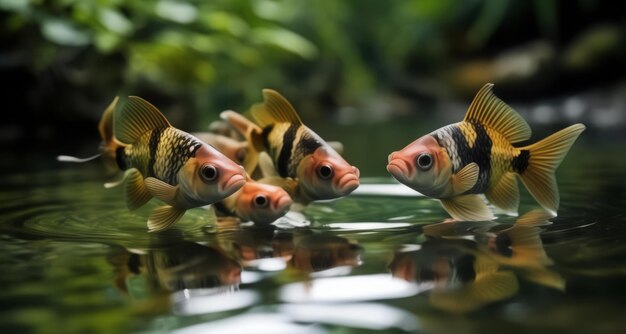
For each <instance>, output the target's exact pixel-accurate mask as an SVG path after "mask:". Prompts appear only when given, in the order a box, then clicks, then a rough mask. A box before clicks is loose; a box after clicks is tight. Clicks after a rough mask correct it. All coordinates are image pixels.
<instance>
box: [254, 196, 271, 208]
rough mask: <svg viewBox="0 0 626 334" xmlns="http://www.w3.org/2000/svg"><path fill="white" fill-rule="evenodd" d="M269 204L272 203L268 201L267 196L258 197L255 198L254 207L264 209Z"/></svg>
mask: <svg viewBox="0 0 626 334" xmlns="http://www.w3.org/2000/svg"><path fill="white" fill-rule="evenodd" d="M269 203H270V202H269V201H268V200H267V196H265V195H257V196H256V197H255V198H254V206H256V207H257V208H264V207H266V206H267V205H268V204H269Z"/></svg>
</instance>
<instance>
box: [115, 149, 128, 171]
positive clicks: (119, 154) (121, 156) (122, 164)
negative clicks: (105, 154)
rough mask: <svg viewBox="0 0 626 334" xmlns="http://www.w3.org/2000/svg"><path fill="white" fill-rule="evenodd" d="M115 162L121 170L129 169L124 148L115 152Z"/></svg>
mask: <svg viewBox="0 0 626 334" xmlns="http://www.w3.org/2000/svg"><path fill="white" fill-rule="evenodd" d="M115 162H116V163H117V167H119V169H120V170H126V169H127V168H128V166H127V164H126V151H124V147H122V146H120V147H118V148H117V149H116V150H115Z"/></svg>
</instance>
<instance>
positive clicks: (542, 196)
mask: <svg viewBox="0 0 626 334" xmlns="http://www.w3.org/2000/svg"><path fill="white" fill-rule="evenodd" d="M584 130H585V126H584V125H583V124H574V125H572V126H569V127H567V128H565V129H563V130H561V131H559V132H557V133H554V134H552V135H551V136H549V137H547V138H544V139H543V140H541V141H539V142H537V143H534V144H532V145H529V146H526V147H523V148H521V150H527V151H528V153H529V154H528V155H529V158H528V167H526V169H525V170H524V171H522V172H521V173H520V177H521V179H522V183H524V186H526V189H528V191H529V192H530V194H531V195H532V196H533V197H534V198H535V200H536V201H537V203H539V204H540V205H541V206H542V207H544V208H545V209H546V210H549V211H551V213H553V214H555V215H556V211H557V210H558V208H559V190H558V187H557V184H556V177H555V175H554V171H555V170H556V169H557V167H559V165H560V164H561V161H563V158H564V157H565V155H566V154H567V152H568V151H569V149H570V147H572V144H574V141H576V138H578V136H579V135H580V133H581V132H583V131H584Z"/></svg>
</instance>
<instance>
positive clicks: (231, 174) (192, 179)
mask: <svg viewBox="0 0 626 334" xmlns="http://www.w3.org/2000/svg"><path fill="white" fill-rule="evenodd" d="M245 183H246V176H245V172H244V169H243V167H242V166H241V165H238V164H236V163H235V162H233V161H232V160H230V159H229V158H228V157H226V156H225V155H224V154H222V153H220V152H219V151H218V150H216V149H215V148H214V147H213V146H211V145H208V144H203V145H202V146H201V147H200V148H199V149H198V150H197V151H196V155H195V157H193V158H191V159H189V161H187V163H186V164H185V165H184V166H183V168H182V169H181V172H180V175H179V184H180V185H181V191H183V195H184V196H185V197H187V198H190V199H192V200H195V201H198V202H200V203H206V204H211V203H215V202H218V201H220V200H222V199H224V198H226V197H228V196H230V195H232V194H233V193H234V192H236V191H237V190H239V189H240V188H241V187H242V186H243V185H244V184H245Z"/></svg>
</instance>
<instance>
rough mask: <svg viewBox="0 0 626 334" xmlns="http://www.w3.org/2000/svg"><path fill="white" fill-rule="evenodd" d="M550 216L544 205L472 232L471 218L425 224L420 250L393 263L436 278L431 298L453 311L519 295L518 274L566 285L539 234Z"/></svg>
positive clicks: (409, 275) (416, 278) (415, 277)
mask: <svg viewBox="0 0 626 334" xmlns="http://www.w3.org/2000/svg"><path fill="white" fill-rule="evenodd" d="M550 217H551V215H550V214H549V213H547V212H546V211H544V210H534V211H531V212H528V213H527V214H525V215H523V216H521V217H520V218H519V219H518V220H517V221H516V223H515V224H514V225H512V226H511V227H508V228H506V229H502V225H501V224H494V225H493V226H491V227H487V228H486V229H484V230H483V231H480V230H475V231H474V233H473V235H472V233H471V232H470V231H471V230H473V229H472V228H469V230H470V231H468V228H461V226H464V227H468V225H467V223H465V224H464V223H450V222H444V223H440V224H435V225H430V226H426V227H425V228H424V233H425V235H426V236H427V237H428V240H427V241H426V242H424V243H423V244H421V247H420V248H419V249H418V250H411V251H402V250H400V251H398V252H397V253H396V254H395V256H394V258H393V260H392V262H391V263H390V265H389V269H390V270H391V272H392V274H393V276H395V277H399V278H402V279H404V280H407V281H411V282H416V283H418V284H422V283H432V290H431V291H430V292H429V301H430V303H431V304H432V305H433V306H435V307H437V308H440V309H443V310H446V311H449V312H454V313H464V312H470V311H473V310H477V309H479V308H481V307H483V306H486V305H488V304H491V303H494V302H498V301H504V300H507V299H509V298H511V297H513V296H515V295H516V294H517V293H518V291H519V278H522V279H525V280H527V281H531V282H533V283H536V284H539V285H543V286H546V287H549V288H554V289H557V290H564V288H565V280H564V279H563V278H562V277H561V276H560V275H559V274H558V273H556V272H555V271H553V270H551V269H550V268H549V266H550V265H551V264H552V261H551V260H550V259H549V258H548V256H547V255H546V253H545V250H544V248H543V243H542V241H541V236H540V233H541V231H542V227H541V226H543V225H546V224H547V223H548V219H550ZM474 226H475V227H478V226H480V225H476V224H474ZM463 230H464V232H463Z"/></svg>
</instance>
